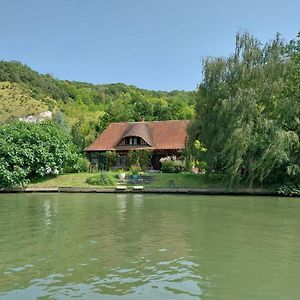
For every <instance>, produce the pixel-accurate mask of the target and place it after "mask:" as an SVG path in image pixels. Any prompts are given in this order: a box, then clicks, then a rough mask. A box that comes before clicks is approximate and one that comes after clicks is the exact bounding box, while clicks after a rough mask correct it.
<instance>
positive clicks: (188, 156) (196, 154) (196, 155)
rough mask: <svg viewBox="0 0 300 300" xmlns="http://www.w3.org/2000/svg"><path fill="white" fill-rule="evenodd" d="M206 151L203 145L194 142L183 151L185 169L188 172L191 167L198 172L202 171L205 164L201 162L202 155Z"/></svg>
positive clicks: (196, 141)
mask: <svg viewBox="0 0 300 300" xmlns="http://www.w3.org/2000/svg"><path fill="white" fill-rule="evenodd" d="M206 151H207V149H206V148H205V147H204V145H203V143H201V142H200V141H199V140H195V141H194V143H193V144H192V145H190V146H189V147H188V148H186V149H185V154H184V156H185V160H186V169H187V170H188V171H190V170H191V169H192V168H193V167H195V168H198V169H199V171H204V170H205V168H206V162H205V161H204V160H203V154H204V153H205V152H206Z"/></svg>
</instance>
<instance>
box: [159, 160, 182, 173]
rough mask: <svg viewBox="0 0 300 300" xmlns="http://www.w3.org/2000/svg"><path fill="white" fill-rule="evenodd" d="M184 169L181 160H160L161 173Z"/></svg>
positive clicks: (177, 171) (176, 171)
mask: <svg viewBox="0 0 300 300" xmlns="http://www.w3.org/2000/svg"><path fill="white" fill-rule="evenodd" d="M183 170H184V164H183V162H182V161H181V160H165V161H162V162H161V171H162V172H163V173H179V172H182V171H183Z"/></svg>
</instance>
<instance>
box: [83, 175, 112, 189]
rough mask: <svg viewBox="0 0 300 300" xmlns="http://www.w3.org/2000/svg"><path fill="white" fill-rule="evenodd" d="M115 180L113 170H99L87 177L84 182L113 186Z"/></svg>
mask: <svg viewBox="0 0 300 300" xmlns="http://www.w3.org/2000/svg"><path fill="white" fill-rule="evenodd" d="M116 182H117V178H116V174H115V173H113V172H101V173H100V174H98V175H94V176H91V177H89V178H88V179H87V180H86V183H88V184H91V185H99V186H114V185H115V183H116Z"/></svg>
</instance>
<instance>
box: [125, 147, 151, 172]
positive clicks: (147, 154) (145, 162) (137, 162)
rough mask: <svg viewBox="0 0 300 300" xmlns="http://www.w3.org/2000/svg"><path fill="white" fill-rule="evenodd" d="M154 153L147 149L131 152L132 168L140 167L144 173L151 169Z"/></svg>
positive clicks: (130, 162)
mask: <svg viewBox="0 0 300 300" xmlns="http://www.w3.org/2000/svg"><path fill="white" fill-rule="evenodd" d="M151 156H152V151H151V150H147V149H142V150H130V151H129V152H128V159H129V164H130V166H139V167H140V168H141V169H142V170H143V171H146V170H147V169H148V168H149V165H150V160H151Z"/></svg>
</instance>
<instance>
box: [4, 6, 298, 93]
mask: <svg viewBox="0 0 300 300" xmlns="http://www.w3.org/2000/svg"><path fill="white" fill-rule="evenodd" d="M299 12H300V1H299V0H284V1H279V0H260V1H258V0H0V28H1V31H0V60H7V61H10V60H17V61H20V62H22V63H25V64H27V65H28V66H30V67H31V68H33V69H34V70H36V71H38V72H41V73H49V74H51V75H53V76H54V77H56V78H59V79H66V80H76V81H85V82H90V83H99V84H101V83H116V82H123V83H126V84H133V85H136V86H138V87H140V88H145V89H152V90H168V91H170V90H194V89H196V87H197V84H199V82H201V78H202V65H201V61H202V59H203V58H205V57H207V56H214V57H215V56H228V55H230V54H231V53H232V52H233V51H234V45H235V35H236V33H237V32H238V31H243V30H248V31H250V32H251V33H252V34H253V35H255V36H256V37H257V38H258V39H260V40H261V41H262V42H263V43H265V42H268V41H270V40H271V39H272V38H273V37H274V36H275V34H276V33H277V32H279V33H281V34H282V36H283V38H284V39H285V40H286V41H289V40H291V39H293V38H295V37H296V35H297V33H298V32H299V31H300V19H299Z"/></svg>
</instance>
